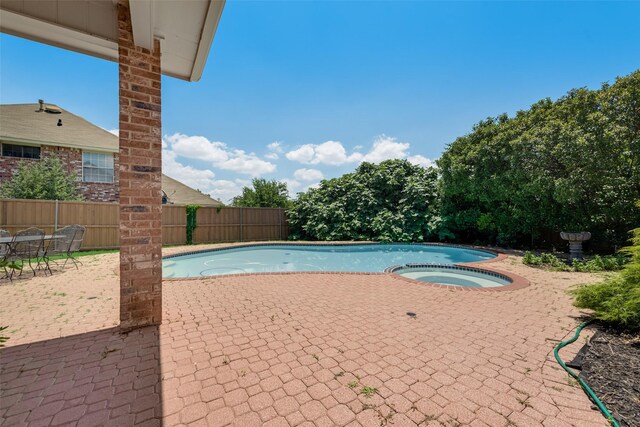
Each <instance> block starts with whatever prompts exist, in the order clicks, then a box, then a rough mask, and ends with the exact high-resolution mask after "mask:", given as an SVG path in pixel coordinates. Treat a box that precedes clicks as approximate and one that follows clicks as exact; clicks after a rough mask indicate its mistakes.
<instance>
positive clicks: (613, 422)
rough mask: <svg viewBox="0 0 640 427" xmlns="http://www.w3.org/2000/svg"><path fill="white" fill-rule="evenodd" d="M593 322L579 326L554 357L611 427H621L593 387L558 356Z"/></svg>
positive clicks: (557, 349)
mask: <svg viewBox="0 0 640 427" xmlns="http://www.w3.org/2000/svg"><path fill="white" fill-rule="evenodd" d="M591 322H592V321H591V320H589V321H586V322H584V323H583V324H582V325H580V326H578V329H576V333H575V335H574V336H573V338H571V339H569V340H567V341H562V342H561V343H560V344H558V345H557V346H556V347H555V348H554V349H553V355H554V356H555V357H556V360H557V361H558V363H559V364H560V366H562V367H563V368H564V370H565V371H567V372H568V373H569V375H571V376H572V377H573V378H575V379H576V381H578V383H580V385H581V386H582V389H583V390H584V391H585V392H586V393H587V395H589V397H590V398H591V400H592V401H593V403H595V404H596V406H597V407H598V409H599V410H600V412H602V415H604V416H605V418H606V419H607V421H609V422H610V423H611V425H612V426H614V427H620V424H619V423H618V421H616V419H615V418H614V417H613V415H611V412H609V410H608V409H607V407H606V406H605V405H604V403H602V402H601V401H600V399H598V396H596V394H595V393H594V392H593V390H591V387H589V385H588V384H587V382H586V381H585V380H583V379H582V378H580V376H578V374H576V373H575V372H574V371H572V370H571V369H570V368H569V367H568V366H567V365H565V363H564V362H563V361H562V359H560V355H559V354H558V352H559V351H560V349H561V348H562V347H565V346H567V345H569V344H571V343H572V342H575V341H576V340H577V339H578V337H579V336H580V332H581V331H582V329H583V328H584V327H585V326H587V325H588V324H589V323H591Z"/></svg>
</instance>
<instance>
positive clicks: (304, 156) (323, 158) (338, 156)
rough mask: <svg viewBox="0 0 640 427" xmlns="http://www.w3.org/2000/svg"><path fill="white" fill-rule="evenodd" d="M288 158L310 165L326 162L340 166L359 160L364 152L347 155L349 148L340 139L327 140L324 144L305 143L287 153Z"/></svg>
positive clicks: (325, 163) (326, 163)
mask: <svg viewBox="0 0 640 427" xmlns="http://www.w3.org/2000/svg"><path fill="white" fill-rule="evenodd" d="M286 157H287V159H289V160H293V161H295V162H299V163H306V164H310V165H317V164H324V165H332V166H339V165H343V164H345V163H351V162H357V161H360V160H361V159H362V154H360V153H352V154H350V155H347V150H345V148H344V146H343V145H342V143H341V142H339V141H326V142H323V143H322V144H304V145H302V146H300V147H298V148H297V149H295V150H292V151H289V152H288V153H287V154H286Z"/></svg>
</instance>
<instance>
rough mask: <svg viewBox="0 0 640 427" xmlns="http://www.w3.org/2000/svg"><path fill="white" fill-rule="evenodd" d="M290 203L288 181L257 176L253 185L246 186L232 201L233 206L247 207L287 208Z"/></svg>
mask: <svg viewBox="0 0 640 427" xmlns="http://www.w3.org/2000/svg"><path fill="white" fill-rule="evenodd" d="M290 204H291V201H290V200H289V191H288V190H287V184H286V183H284V182H279V181H276V180H271V181H267V180H266V179H263V178H255V179H254V180H253V181H252V182H251V187H244V188H243V189H242V194H241V195H239V196H236V197H234V198H233V200H232V201H231V205H232V206H238V207H246V208H287V207H289V206H290Z"/></svg>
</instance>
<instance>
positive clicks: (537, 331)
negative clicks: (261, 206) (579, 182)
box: [0, 254, 607, 427]
mask: <svg viewBox="0 0 640 427" xmlns="http://www.w3.org/2000/svg"><path fill="white" fill-rule="evenodd" d="M116 262H117V255H115V254H109V255H102V256H97V257H95V258H94V259H93V261H90V262H89V263H87V262H85V264H86V265H85V266H84V267H81V268H80V270H77V271H76V270H68V271H66V272H64V273H60V274H57V275H54V276H53V277H52V278H46V279H45V278H40V277H39V278H36V279H32V280H29V281H21V282H20V283H16V284H2V285H0V298H2V301H3V304H2V307H1V308H0V317H1V318H2V320H1V322H2V323H3V324H5V323H6V324H9V325H10V330H14V332H13V334H10V335H11V339H10V340H9V342H7V345H8V347H7V348H5V349H3V350H2V351H1V353H0V357H1V364H2V378H1V384H0V386H1V392H2V399H1V400H0V417H2V418H0V424H1V425H3V426H13V425H32V426H35V425H79V426H88V425H113V426H127V425H133V424H139V425H160V424H161V422H162V423H164V425H167V426H174V425H189V426H199V425H202V426H207V425H208V426H224V425H235V426H243V427H250V426H267V427H274V426H298V425H299V426H316V427H320V426H344V425H348V426H366V427H368V426H380V425H388V426H398V427H399V426H406V425H410V426H415V425H420V426H432V425H433V426H436V425H445V426H456V425H471V426H476V425H477V426H480V425H489V426H507V425H517V426H536V425H544V426H556V425H557V426H565V425H574V426H592V425H593V426H605V425H607V423H606V422H605V420H604V419H603V418H602V416H601V415H600V414H599V412H597V411H594V410H592V409H591V408H590V406H591V405H590V402H589V400H588V399H587V398H586V396H585V395H584V393H583V392H582V390H581V389H580V388H578V387H576V386H575V385H574V384H572V382H570V381H569V380H568V378H567V376H566V374H564V371H562V370H560V369H559V368H558V367H557V365H556V363H555V361H553V359H552V357H553V356H552V355H551V350H552V348H553V345H554V344H555V343H556V342H557V340H559V339H561V338H563V337H565V336H566V335H568V334H569V333H571V332H572V331H573V329H574V328H575V327H576V325H577V324H578V322H579V320H578V319H577V316H578V314H579V313H578V312H577V311H576V310H575V309H573V308H572V306H571V303H570V298H569V297H568V296H567V295H566V293H565V289H566V288H568V287H569V286H570V285H572V284H575V283H579V282H585V281H589V280H593V277H592V276H589V275H584V274H575V273H574V274H570V273H549V272H544V271H540V270H535V269H531V268H528V267H524V266H522V265H521V264H520V262H519V260H516V259H514V258H513V257H510V258H509V259H507V260H504V261H500V262H499V263H497V264H499V265H497V266H498V267H499V268H501V269H504V270H511V271H515V272H517V273H518V274H520V275H523V276H525V277H527V278H528V279H529V280H530V281H531V285H530V286H528V287H526V288H524V289H519V290H515V291H508V292H473V291H468V292H465V291H455V290H448V289H437V288H434V287H430V286H426V285H421V284H417V283H410V282H407V281H403V280H397V279H394V278H392V277H391V276H388V275H360V274H295V275H291V274H289V275H255V276H237V277H226V278H209V279H202V280H184V281H178V282H173V281H172V282H165V284H164V316H165V317H164V322H163V324H162V325H161V326H160V327H149V328H144V329H141V330H137V331H135V332H132V333H130V334H128V335H121V334H120V333H119V332H118V330H117V328H115V327H113V326H112V323H113V321H114V320H115V319H117V303H113V301H114V300H115V301H116V302H117V294H118V282H117V277H115V276H114V275H113V269H114V268H115V267H116V265H117V264H116ZM92 277H97V279H95V280H93V279H90V278H92ZM53 292H56V293H57V294H60V293H63V294H64V296H60V295H56V296H53V295H52V293H53ZM45 293H46V294H45ZM45 296H48V298H45ZM80 297H82V298H80ZM94 297H95V298H94ZM54 304H55V305H54ZM59 304H65V305H59ZM52 306H53V308H52ZM29 307H31V311H29ZM87 309H90V310H89V311H87ZM409 311H411V312H415V313H417V316H416V317H415V318H411V317H409V316H407V315H406V313H407V312H409ZM56 312H64V313H65V314H64V315H62V316H59V317H57V318H53V317H55V316H52V314H53V313H56ZM92 313H95V314H92ZM58 314H59V313H58ZM97 328H106V329H100V330H95V329H97ZM73 332H75V333H76V334H75V335H71V333H73ZM61 334H62V335H65V336H63V337H59V336H60V335H61ZM573 350H577V348H575V349H570V350H568V351H567V352H566V358H568V357H570V351H573ZM369 394H370V395H369Z"/></svg>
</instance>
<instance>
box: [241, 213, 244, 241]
mask: <svg viewBox="0 0 640 427" xmlns="http://www.w3.org/2000/svg"><path fill="white" fill-rule="evenodd" d="M243 222H244V216H243V215H242V208H240V241H241V242H243V240H242V223H243Z"/></svg>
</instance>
